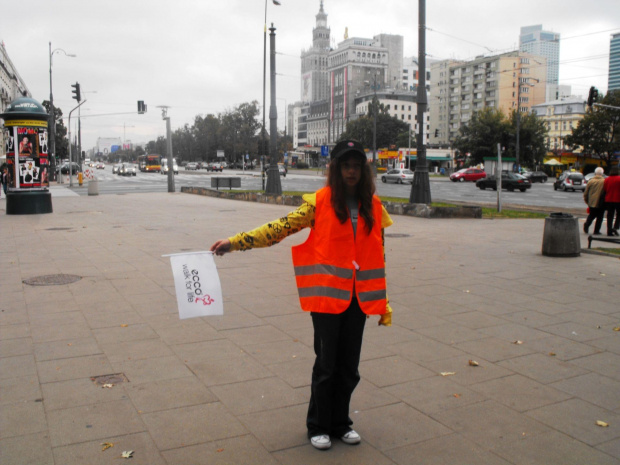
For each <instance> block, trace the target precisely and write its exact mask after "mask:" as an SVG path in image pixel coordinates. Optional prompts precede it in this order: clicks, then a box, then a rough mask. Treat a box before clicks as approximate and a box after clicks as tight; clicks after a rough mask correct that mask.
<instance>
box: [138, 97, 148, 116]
mask: <svg viewBox="0 0 620 465" xmlns="http://www.w3.org/2000/svg"><path fill="white" fill-rule="evenodd" d="M138 113H139V114H143V113H146V105H145V104H144V100H138Z"/></svg>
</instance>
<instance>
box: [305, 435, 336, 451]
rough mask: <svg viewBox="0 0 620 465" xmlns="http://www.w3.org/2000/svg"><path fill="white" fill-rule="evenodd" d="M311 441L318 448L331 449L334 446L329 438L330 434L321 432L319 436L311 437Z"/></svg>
mask: <svg viewBox="0 0 620 465" xmlns="http://www.w3.org/2000/svg"><path fill="white" fill-rule="evenodd" d="M310 443H311V444H312V445H313V446H314V447H315V448H316V449H321V450H324V449H329V448H330V447H331V446H332V441H331V440H330V439H329V436H328V435H327V434H320V435H319V436H314V437H313V438H312V439H310Z"/></svg>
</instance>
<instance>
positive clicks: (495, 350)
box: [454, 337, 535, 362]
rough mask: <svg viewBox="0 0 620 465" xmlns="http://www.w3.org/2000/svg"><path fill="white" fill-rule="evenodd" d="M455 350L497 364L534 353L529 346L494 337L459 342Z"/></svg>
mask: <svg viewBox="0 0 620 465" xmlns="http://www.w3.org/2000/svg"><path fill="white" fill-rule="evenodd" d="M454 346H455V347H456V348H457V349H460V350H462V351H464V352H469V353H472V354H474V355H475V356H477V357H480V358H483V359H486V360H488V361H490V362H499V361H501V360H507V359H510V358H514V357H521V356H523V355H527V354H530V353H532V352H535V349H534V348H533V347H531V344H527V345H525V344H521V345H518V344H513V343H512V342H510V341H507V340H504V339H499V338H496V337H487V338H483V339H478V340H476V341H465V342H459V343H458V344H455V345H454Z"/></svg>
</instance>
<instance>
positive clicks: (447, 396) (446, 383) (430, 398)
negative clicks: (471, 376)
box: [385, 376, 486, 414]
mask: <svg viewBox="0 0 620 465" xmlns="http://www.w3.org/2000/svg"><path fill="white" fill-rule="evenodd" d="M450 378H451V377H450V376H445V377H444V376H434V377H430V378H424V379H420V380H415V381H409V382H406V383H402V384H396V385H393V386H388V387H386V388H385V391H386V392H387V393H389V394H391V395H392V396H394V397H395V398H397V399H399V400H401V401H403V402H405V403H406V404H408V405H410V406H411V407H413V408H415V409H416V410H419V411H420V412H422V413H426V414H432V413H434V412H440V411H442V410H449V409H452V408H457V407H462V406H464V405H468V404H472V403H476V402H482V401H483V400H485V399H486V397H485V396H483V395H482V394H480V393H478V392H476V391H474V390H472V389H469V388H466V387H464V386H463V385H462V384H458V383H455V382H453V381H451V380H450Z"/></svg>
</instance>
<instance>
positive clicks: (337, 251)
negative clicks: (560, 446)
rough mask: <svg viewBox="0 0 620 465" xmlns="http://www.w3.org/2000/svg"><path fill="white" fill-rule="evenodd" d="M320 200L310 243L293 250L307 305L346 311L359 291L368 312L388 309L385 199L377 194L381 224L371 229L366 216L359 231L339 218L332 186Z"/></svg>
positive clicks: (303, 301)
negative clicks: (383, 230)
mask: <svg viewBox="0 0 620 465" xmlns="http://www.w3.org/2000/svg"><path fill="white" fill-rule="evenodd" d="M316 199H317V204H316V216H315V226H314V228H313V229H312V231H311V232H310V235H309V236H308V239H307V240H306V242H304V243H303V244H300V245H297V246H294V247H293V249H292V252H293V264H294V269H295V280H296V282H297V289H298V292H299V300H300V303H301V307H302V309H304V310H305V311H310V312H319V313H342V312H344V311H345V310H346V309H347V308H348V306H349V304H350V302H351V299H352V297H353V293H355V295H356V296H357V299H358V302H359V304H360V308H361V309H362V311H363V312H364V313H367V314H383V313H385V308H386V305H387V301H386V288H385V263H384V260H383V246H382V239H381V216H382V208H383V207H382V206H381V202H380V201H379V199H378V198H376V197H375V198H374V199H373V205H372V213H373V217H374V218H375V224H374V226H373V228H372V230H371V232H370V233H369V232H368V231H367V230H366V223H365V221H364V219H363V217H361V216H360V217H359V218H358V225H357V234H356V236H354V235H353V228H352V227H351V222H350V221H346V222H345V223H341V222H340V220H339V219H338V218H337V217H336V214H335V212H334V210H333V208H332V207H331V190H330V189H329V188H323V189H321V190H319V191H318V192H317V196H316Z"/></svg>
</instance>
